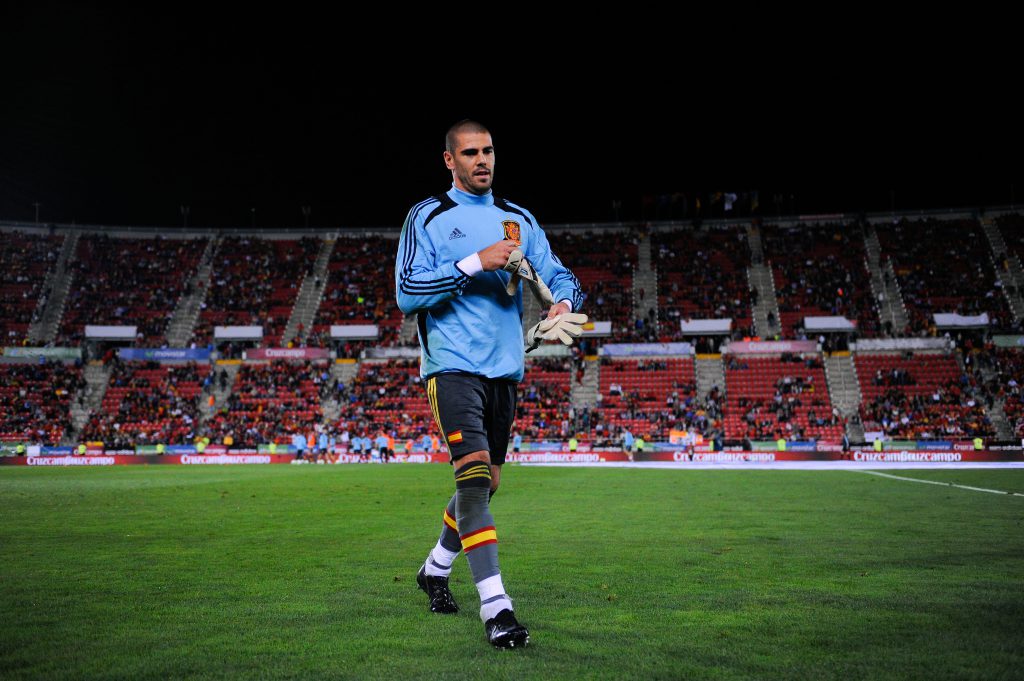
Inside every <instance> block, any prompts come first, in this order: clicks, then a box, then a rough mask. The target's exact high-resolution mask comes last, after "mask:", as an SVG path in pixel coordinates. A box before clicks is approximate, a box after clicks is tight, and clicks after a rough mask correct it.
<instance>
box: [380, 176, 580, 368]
mask: <svg viewBox="0 0 1024 681" xmlns="http://www.w3.org/2000/svg"><path fill="white" fill-rule="evenodd" d="M502 239H513V240H515V241H519V243H520V248H521V249H522V251H523V254H524V255H526V257H527V258H528V259H529V260H530V262H531V263H532V264H533V266H534V269H536V271H537V274H538V275H539V276H540V277H541V278H542V279H543V280H544V283H545V284H547V285H548V288H550V289H551V294H552V296H553V297H554V299H555V300H556V301H561V300H566V301H568V302H569V304H570V307H571V308H572V311H573V312H576V311H578V310H579V308H580V305H581V303H582V298H583V293H582V291H581V290H580V284H579V281H578V280H577V279H576V277H575V276H574V275H573V273H572V272H571V271H569V268H567V267H566V266H565V265H563V264H562V262H561V261H560V260H559V259H558V256H556V255H555V254H554V253H552V252H551V245H550V244H549V243H548V239H547V236H545V234H544V230H543V229H541V226H540V224H539V223H538V222H537V220H536V219H535V218H534V217H533V215H531V214H530V212H529V211H527V210H526V209H524V208H522V207H520V206H517V205H515V204H514V203H511V202H509V201H506V200H504V199H501V198H496V197H495V196H494V195H493V194H492V193H491V192H488V193H486V194H484V195H482V196H477V195H475V194H470V193H467V192H464V191H462V190H460V189H457V188H456V187H454V186H452V188H451V189H450V190H449V191H448V192H446V193H444V194H440V195H438V196H433V197H431V198H429V199H426V200H425V201H421V202H420V203H418V204H416V205H415V206H413V207H412V209H411V210H410V211H409V215H408V216H407V217H406V219H405V224H404V225H403V226H402V236H401V238H400V239H399V241H398V254H397V257H396V260H395V289H396V291H397V296H398V307H399V308H401V310H402V312H404V313H405V314H413V313H415V314H416V322H417V329H418V332H419V340H420V358H421V360H420V375H421V376H423V377H424V378H427V377H429V376H432V375H434V374H438V373H441V372H445V371H465V372H469V373H473V374H478V375H480V376H486V377H488V378H510V379H513V380H515V381H520V380H522V378H523V357H524V353H523V298H522V296H523V293H522V287H523V285H522V284H520V286H519V288H518V290H517V291H516V294H515V296H509V295H508V293H507V292H506V290H505V286H506V285H507V283H508V281H509V278H510V277H511V274H509V273H508V272H505V271H503V270H497V271H493V272H483V271H481V272H476V273H474V272H467V271H464V270H463V269H461V268H460V267H459V262H460V261H462V260H463V259H464V258H467V257H469V256H472V255H473V254H474V253H477V252H479V251H482V250H483V249H485V248H487V247H488V246H490V245H492V244H494V243H495V242H497V241H501V240H502Z"/></svg>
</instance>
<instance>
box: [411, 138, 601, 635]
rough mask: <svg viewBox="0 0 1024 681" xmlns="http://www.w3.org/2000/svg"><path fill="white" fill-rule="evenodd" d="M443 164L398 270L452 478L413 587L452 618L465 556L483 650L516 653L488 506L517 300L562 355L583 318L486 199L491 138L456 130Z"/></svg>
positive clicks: (543, 262)
mask: <svg viewBox="0 0 1024 681" xmlns="http://www.w3.org/2000/svg"><path fill="white" fill-rule="evenodd" d="M444 161H445V165H446V166H447V168H448V170H450V171H451V173H452V187H451V189H449V190H448V191H447V192H444V193H443V194H439V195H437V196H433V197H430V198H428V199H426V200H424V201H421V202H420V203H418V204H416V205H415V206H413V207H412V209H411V210H410V211H409V214H408V217H407V218H406V220H405V224H404V225H403V227H402V234H401V238H400V239H399V243H398V254H397V257H396V261H395V287H396V289H397V297H398V305H399V307H400V308H401V309H402V312H404V313H406V314H407V315H412V314H415V315H416V325H417V329H418V332H419V342H420V375H421V376H423V378H424V385H425V387H426V391H427V399H428V402H429V403H430V408H431V411H432V413H433V415H434V420H435V422H436V423H437V426H438V429H439V430H440V431H441V435H442V437H443V438H444V440H445V443H446V444H447V446H448V451H449V453H450V455H451V459H452V464H453V466H454V473H455V495H454V496H452V498H451V501H449V502H448V506H447V508H446V509H445V510H444V514H443V522H442V525H441V536H440V539H439V540H438V541H437V544H436V545H435V546H434V547H433V549H432V550H431V551H430V553H429V554H428V556H427V559H426V561H425V562H424V564H423V567H421V568H420V571H419V574H418V575H417V577H416V581H417V583H418V584H419V586H420V588H421V589H423V590H424V591H425V592H427V595H428V596H429V598H430V609H431V610H432V611H433V612H439V613H454V612H457V611H458V606H457V605H456V603H455V600H454V598H453V597H452V594H451V591H449V589H448V576H449V575H450V574H451V570H452V563H453V562H454V560H455V558H456V557H457V556H458V555H459V552H460V551H462V552H464V553H465V554H466V559H467V561H468V563H469V569H470V571H471V572H472V575H473V581H474V582H475V584H476V587H477V591H478V594H479V597H480V618H481V619H482V620H483V622H484V630H485V633H486V635H487V638H488V640H489V641H490V643H491V644H492V645H495V646H497V647H502V648H511V647H515V646H522V645H525V644H526V643H527V642H528V641H529V634H528V632H527V630H526V628H525V627H524V626H522V625H521V624H520V623H519V622H518V621H517V620H516V617H515V614H514V608H513V605H512V600H511V598H510V597H509V595H508V594H507V593H506V591H505V586H504V584H503V582H502V576H501V572H500V570H499V569H498V534H497V531H496V529H495V522H494V517H493V516H492V515H491V510H490V498H491V497H492V496H493V495H494V493H495V491H497V489H498V485H499V483H500V480H501V466H502V464H503V463H504V462H505V453H506V451H507V449H508V439H509V435H510V433H511V429H512V423H513V421H514V419H515V410H516V385H517V383H518V382H519V381H520V380H522V378H523V368H524V361H523V358H524V352H523V350H524V341H523V327H522V316H523V302H522V296H523V295H537V296H538V297H542V298H543V299H544V300H545V301H547V303H548V304H549V305H550V309H549V310H548V313H547V319H546V320H544V322H542V325H543V327H540V326H538V327H535V328H534V329H533V330H532V332H531V334H530V335H531V337H532V339H531V340H532V344H534V345H535V344H537V343H539V342H541V341H543V340H548V339H550V340H556V341H561V342H563V343H571V342H572V340H573V339H574V338H575V337H577V336H578V335H579V334H580V327H581V325H582V323H583V322H584V321H585V320H586V317H585V316H584V315H581V314H575V313H576V312H578V310H579V307H580V303H581V301H582V292H581V291H580V285H579V282H578V281H577V280H576V277H575V276H573V274H572V272H570V271H569V269H568V268H567V267H565V265H563V264H562V263H561V261H560V260H559V259H558V257H557V256H555V255H554V254H553V253H552V252H551V246H550V245H549V244H548V240H547V237H546V236H545V235H544V230H543V229H541V227H540V224H538V222H537V220H536V219H535V218H534V217H533V215H531V214H530V213H529V211H527V210H525V209H524V208H521V207H520V206H517V205H516V204H514V203H511V202H509V201H506V200H505V199H502V198H499V197H496V196H494V194H493V193H491V183H492V181H493V178H494V145H493V142H492V140H491V135H490V133H489V132H488V130H487V129H486V128H485V127H484V126H482V125H480V124H479V123H476V122H474V121H468V120H466V121H461V122H459V123H456V124H455V125H454V126H452V127H451V129H449V131H448V134H447V135H446V136H445V151H444ZM524 289H525V290H524ZM526 290H529V293H527V292H526ZM555 301H557V302H555Z"/></svg>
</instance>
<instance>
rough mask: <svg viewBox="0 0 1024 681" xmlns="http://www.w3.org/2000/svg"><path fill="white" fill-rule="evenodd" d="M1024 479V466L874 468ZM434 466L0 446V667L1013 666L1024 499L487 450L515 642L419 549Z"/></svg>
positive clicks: (340, 674)
mask: <svg viewBox="0 0 1024 681" xmlns="http://www.w3.org/2000/svg"><path fill="white" fill-rule="evenodd" d="M886 472H889V473H893V474H897V475H903V476H906V477H919V478H922V479H925V478H927V479H931V480H941V481H947V482H957V483H959V484H965V485H972V486H977V487H985V488H993V489H1000V490H1007V491H1018V492H1019V491H1024V471H1021V470H988V471H982V470H973V471H958V470H928V471H920V470H891V469H886ZM451 475H452V474H451V468H450V467H448V466H441V465H392V466H360V465H346V466H224V467H217V466H209V467H205V466H195V467H192V466H173V467H172V466H166V467H156V466H154V467H146V466H126V467H116V468H104V469H99V468H88V469H85V468H73V469H36V468H22V467H2V468H0V504H2V509H3V513H4V522H3V524H2V526H0V557H2V560H3V570H2V572H0V613H2V616H0V677H2V678H4V679H22V678H24V679H28V678H132V679H139V678H152V679H165V678H228V677H246V678H251V677H260V678H352V679H375V678H380V679H384V678H387V679H458V678H474V679H487V680H488V681H493V680H497V679H517V680H518V679H574V678H606V679H674V678H720V679H740V678H750V679H766V678H802V679H844V680H845V679H851V678H856V679H872V678H879V679H881V678H929V679H932V678H957V679H965V678H966V679H997V678H1020V677H1022V676H1024V659H1022V658H1024V526H1022V521H1024V498H1022V497H1015V496H1009V495H996V494H985V493H980V492H973V491H968V490H962V489H957V488H952V487H939V486H935V485H922V484H915V483H910V482H904V481H898V480H891V479H885V478H880V477H876V476H871V475H865V474H862V473H856V472H850V471H821V472H819V471H771V470H762V471H681V470H634V469H596V468H543V467H527V466H511V465H510V466H506V467H505V470H504V473H503V475H502V488H501V490H500V491H499V492H498V494H497V495H496V496H495V498H494V500H493V502H492V510H493V512H494V515H495V519H496V525H497V528H498V537H499V541H500V543H499V551H500V558H501V565H502V573H503V578H504V582H505V585H506V587H507V588H508V590H509V593H510V595H511V596H512V597H513V599H514V600H515V603H516V610H517V615H518V616H519V618H520V620H521V621H522V622H524V623H525V624H527V625H528V626H529V627H530V632H531V638H532V643H531V645H530V646H529V647H528V648H526V649H524V650H514V651H499V650H494V649H492V648H490V647H489V646H488V645H487V643H486V641H485V638H484V632H483V626H482V624H481V622H480V620H479V617H478V614H477V610H478V602H477V597H476V591H475V589H474V586H473V582H472V579H471V578H470V575H469V570H468V565H467V564H466V561H465V558H464V557H460V558H459V559H458V560H457V562H456V565H455V571H454V573H453V577H452V589H453V591H454V593H455V597H456V599H457V600H458V601H459V604H460V605H461V606H462V611H461V612H460V613H459V614H458V615H454V616H442V615H435V614H432V613H430V612H429V611H428V610H427V598H426V596H425V595H424V594H423V593H422V592H420V591H419V590H418V589H417V588H416V583H415V574H416V571H417V569H418V567H419V565H420V564H421V563H422V561H423V559H424V557H425V556H426V553H427V551H428V550H429V549H430V548H431V546H432V545H433V543H434V542H435V541H436V539H437V535H438V532H439V530H440V527H441V512H442V509H443V508H444V505H445V503H446V502H447V499H448V497H449V496H450V495H451V492H452V491H453V489H454V485H453V483H452V477H451Z"/></svg>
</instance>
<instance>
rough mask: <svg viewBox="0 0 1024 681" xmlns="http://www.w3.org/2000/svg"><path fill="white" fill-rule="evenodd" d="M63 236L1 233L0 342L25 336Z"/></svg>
mask: <svg viewBox="0 0 1024 681" xmlns="http://www.w3.org/2000/svg"><path fill="white" fill-rule="evenodd" d="M63 242H64V237H63V236H43V235H37V234H26V233H23V232H18V231H15V232H4V234H3V237H2V238H0V345H20V344H21V342H22V341H23V340H24V339H25V337H26V336H27V335H28V327H29V325H31V324H32V315H33V313H34V312H35V310H36V306H37V305H38V304H39V300H40V297H42V296H43V294H44V293H45V292H44V291H43V282H44V281H45V279H46V273H47V271H48V270H49V269H50V268H52V267H53V266H54V265H55V264H56V263H57V259H58V258H59V256H60V248H61V244H62V243H63Z"/></svg>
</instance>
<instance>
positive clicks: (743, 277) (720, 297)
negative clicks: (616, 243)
mask: <svg viewBox="0 0 1024 681" xmlns="http://www.w3.org/2000/svg"><path fill="white" fill-rule="evenodd" d="M651 258H652V261H653V262H654V263H655V264H656V266H657V268H658V292H657V295H658V311H659V312H658V314H659V319H660V321H661V322H662V327H661V335H662V340H663V341H670V340H683V338H684V337H683V335H682V332H681V330H680V328H679V322H680V320H689V319H726V318H732V320H733V337H734V338H740V337H743V336H751V335H753V325H754V323H753V310H752V301H751V291H750V285H749V284H748V281H747V268H748V267H749V266H750V248H749V247H748V245H747V234H746V231H745V230H744V229H743V228H740V227H737V226H730V227H725V228H720V229H717V228H716V229H704V230H687V231H672V232H658V233H655V234H652V235H651Z"/></svg>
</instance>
